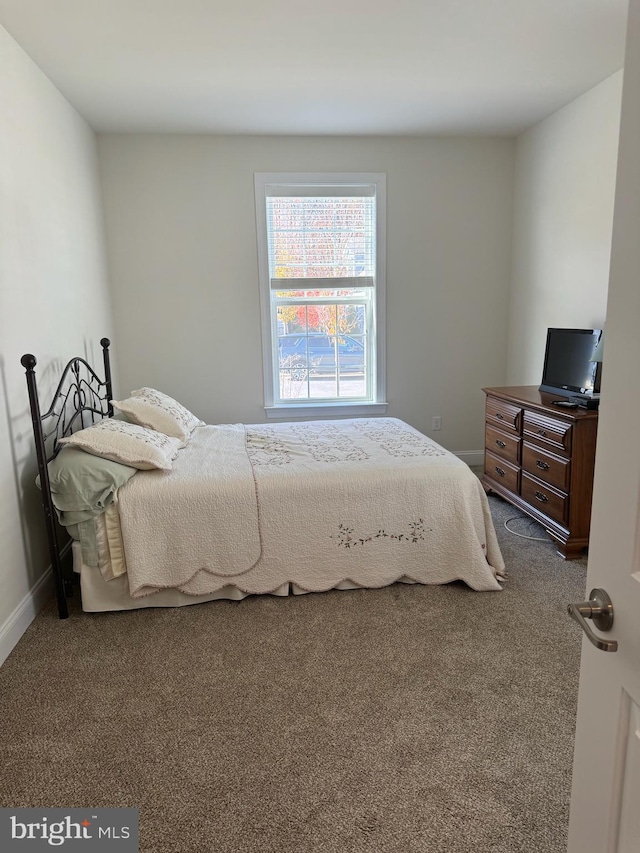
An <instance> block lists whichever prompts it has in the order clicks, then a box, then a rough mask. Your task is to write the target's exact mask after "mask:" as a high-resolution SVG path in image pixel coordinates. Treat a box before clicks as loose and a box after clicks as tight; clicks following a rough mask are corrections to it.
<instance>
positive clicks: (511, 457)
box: [484, 424, 521, 465]
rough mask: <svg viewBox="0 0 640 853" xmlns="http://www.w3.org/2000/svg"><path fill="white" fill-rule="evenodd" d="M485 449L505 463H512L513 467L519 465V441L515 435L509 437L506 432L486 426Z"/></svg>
mask: <svg viewBox="0 0 640 853" xmlns="http://www.w3.org/2000/svg"><path fill="white" fill-rule="evenodd" d="M484 443H485V447H486V448H487V450H490V451H491V452H492V453H495V454H496V455H497V456H500V457H501V458H502V459H506V460H507V462H512V463H513V464H514V465H518V464H519V463H520V444H521V439H520V438H519V437H518V436H516V435H509V434H508V433H506V432H501V431H500V430H499V429H494V427H492V426H490V425H489V424H487V428H486V431H485V442H484Z"/></svg>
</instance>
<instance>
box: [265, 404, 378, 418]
mask: <svg viewBox="0 0 640 853" xmlns="http://www.w3.org/2000/svg"><path fill="white" fill-rule="evenodd" d="M387 405H388V403H327V404H326V405H325V404H322V403H300V405H297V406H265V408H264V410H265V412H266V415H267V418H270V419H271V418H280V419H282V418H316V417H317V418H320V417H333V416H338V415H341V416H349V417H358V418H360V417H365V416H366V415H384V414H385V413H386V411H387Z"/></svg>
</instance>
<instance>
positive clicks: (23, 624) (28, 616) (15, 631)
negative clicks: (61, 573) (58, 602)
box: [0, 568, 53, 666]
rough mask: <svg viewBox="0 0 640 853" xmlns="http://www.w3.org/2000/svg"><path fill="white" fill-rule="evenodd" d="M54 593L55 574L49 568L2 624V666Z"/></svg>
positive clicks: (0, 655)
mask: <svg viewBox="0 0 640 853" xmlns="http://www.w3.org/2000/svg"><path fill="white" fill-rule="evenodd" d="M52 593H53V575H52V573H51V568H48V569H47V570H46V572H45V573H44V574H43V575H42V577H41V578H40V580H39V581H38V582H37V583H36V584H35V585H34V586H33V587H32V589H31V590H29V592H28V593H27V594H26V595H25V597H24V598H23V599H22V601H21V602H20V604H19V605H18V606H17V607H16V609H15V610H14V611H13V613H12V614H11V615H10V616H8V617H7V619H5V620H4V624H3V625H2V626H0V666H1V665H2V664H3V663H4V662H5V660H6V659H7V658H8V657H9V655H10V654H11V652H12V651H13V650H14V649H15V647H16V646H17V645H18V641H19V640H20V638H21V637H22V635H23V634H24V632H25V631H26V630H27V628H28V627H29V625H31V623H32V622H33V620H34V619H35V618H36V616H37V615H38V613H39V612H40V610H41V609H42V607H43V606H44V604H45V602H46V601H47V599H48V598H50V596H51V595H52Z"/></svg>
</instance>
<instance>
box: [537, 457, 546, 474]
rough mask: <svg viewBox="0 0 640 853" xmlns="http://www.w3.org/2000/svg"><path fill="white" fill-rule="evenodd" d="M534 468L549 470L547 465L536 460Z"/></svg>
mask: <svg viewBox="0 0 640 853" xmlns="http://www.w3.org/2000/svg"><path fill="white" fill-rule="evenodd" d="M536 467H537V468H542V470H543V471H548V470H549V466H548V465H547V463H546V462H543V461H542V460H541V459H536Z"/></svg>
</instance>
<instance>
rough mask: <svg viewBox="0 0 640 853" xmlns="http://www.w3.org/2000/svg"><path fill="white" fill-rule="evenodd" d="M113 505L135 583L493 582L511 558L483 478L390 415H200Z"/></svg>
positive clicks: (147, 588) (321, 585)
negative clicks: (167, 464) (169, 457)
mask: <svg viewBox="0 0 640 853" xmlns="http://www.w3.org/2000/svg"><path fill="white" fill-rule="evenodd" d="M119 512H120V517H121V527H122V535H123V541H124V546H125V553H126V562H127V569H128V574H129V586H130V590H131V595H132V596H133V597H142V596H146V595H149V594H152V593H154V592H156V591H158V590H159V589H164V588H177V589H180V590H181V591H183V592H186V593H188V594H191V595H202V594H205V593H209V592H213V591H215V590H216V589H218V588H220V587H222V586H225V585H227V584H230V583H232V584H235V585H236V586H237V587H239V588H240V589H241V590H243V591H245V592H252V593H267V592H271V591H272V590H274V589H276V588H277V587H280V586H281V585H282V584H283V583H286V582H293V583H295V584H297V585H298V586H300V587H301V588H303V589H305V590H310V591H320V590H326V589H330V588H332V587H334V586H336V585H337V584H338V583H340V582H341V581H344V580H350V581H353V582H354V583H356V584H358V585H361V586H365V587H380V586H385V585H387V584H390V583H393V582H394V581H396V580H397V579H399V578H400V577H402V576H408V577H410V578H411V579H413V580H415V581H418V582H420V583H447V582H449V581H452V580H455V579H460V580H463V581H465V582H466V583H467V584H468V585H469V586H470V587H472V588H473V589H476V590H498V589H500V584H499V583H498V580H497V578H499V577H501V576H502V575H503V572H504V563H503V561H502V557H501V554H500V550H499V547H498V543H497V540H496V536H495V531H494V528H493V523H492V520H491V516H490V513H489V507H488V502H487V499H486V495H485V493H484V491H483V489H482V486H481V484H480V481H479V480H478V478H477V477H476V476H475V475H474V474H473V473H472V471H471V470H470V469H469V467H468V466H467V465H465V463H463V462H462V461H461V460H459V459H458V458H457V457H455V456H453V455H452V454H451V453H449V452H448V451H446V450H444V449H443V448H442V447H440V446H439V445H437V444H436V443H435V442H433V441H431V440H430V439H428V438H426V437H425V436H423V435H422V434H421V433H418V432H417V431H416V430H414V429H412V428H411V427H410V426H408V425H407V424H405V423H403V422H402V421H399V420H396V419H394V418H376V419H354V420H340V421H311V422H305V423H287V424H274V425H250V426H247V427H243V426H242V425H241V424H234V425H222V426H205V427H199V428H197V429H196V430H195V431H194V433H193V437H192V439H191V441H190V443H189V445H188V446H187V447H186V448H184V449H183V450H181V451H180V452H179V454H178V457H177V459H176V460H175V462H174V468H173V471H171V472H160V471H153V472H143V473H142V474H138V475H136V476H135V477H133V478H132V479H131V480H130V481H129V482H128V483H127V484H126V485H125V486H124V487H123V488H122V489H121V490H120V493H119Z"/></svg>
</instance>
